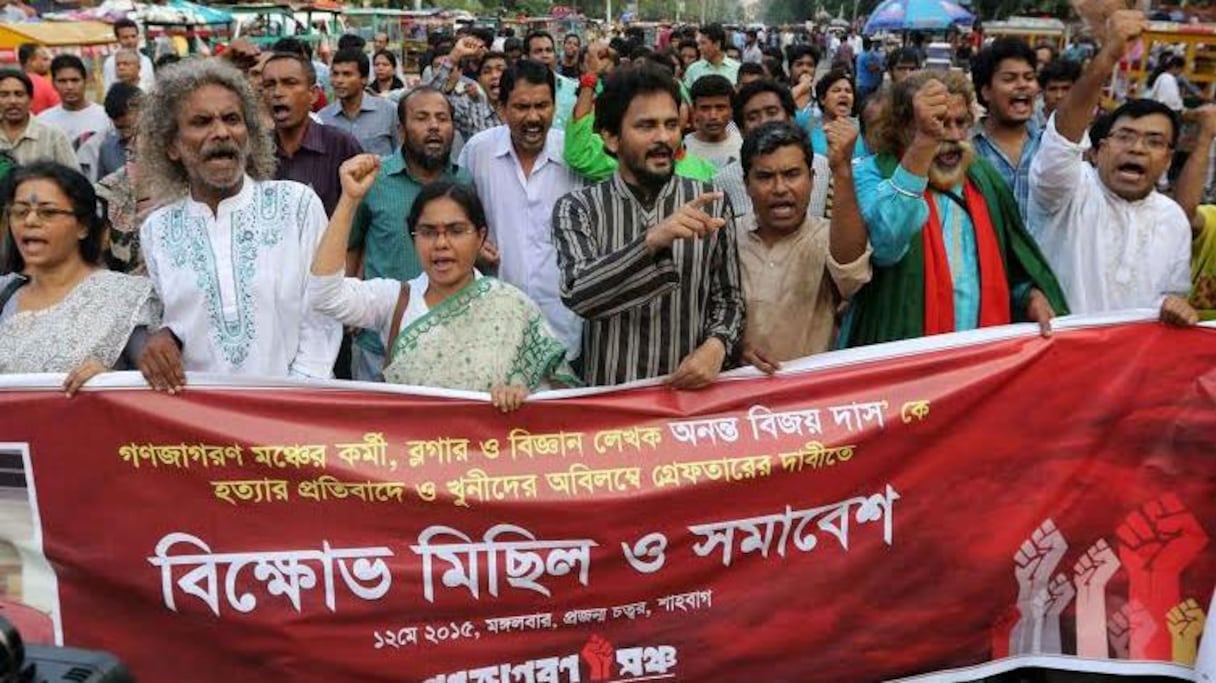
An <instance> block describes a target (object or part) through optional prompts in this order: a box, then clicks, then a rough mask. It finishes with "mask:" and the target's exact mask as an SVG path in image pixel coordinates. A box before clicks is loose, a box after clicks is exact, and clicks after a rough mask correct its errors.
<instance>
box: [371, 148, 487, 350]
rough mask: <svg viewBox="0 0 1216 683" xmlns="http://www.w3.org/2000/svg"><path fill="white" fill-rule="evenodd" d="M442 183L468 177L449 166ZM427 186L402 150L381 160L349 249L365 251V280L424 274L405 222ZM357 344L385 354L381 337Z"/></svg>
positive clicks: (410, 278)
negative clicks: (415, 176)
mask: <svg viewBox="0 0 1216 683" xmlns="http://www.w3.org/2000/svg"><path fill="white" fill-rule="evenodd" d="M440 179H441V180H455V181H458V182H462V183H468V182H469V178H468V175H467V174H465V173H463V172H460V171H458V170H457V169H456V167H455V166H449V167H448V169H447V170H446V171H444V173H443V175H442V176H441V177H440ZM423 184H424V183H420V182H419V181H418V180H416V179H415V178H414V177H413V176H411V175H410V172H409V169H408V168H407V167H406V165H405V157H404V156H403V152H402V150H401V148H398V149H397V151H396V152H395V153H393V154H391V155H389V156H386V157H381V158H380V172H379V173H378V174H377V175H376V181H375V182H374V183H372V186H371V189H369V190H368V191H367V196H365V197H364V198H363V202H362V203H361V204H359V208H358V210H356V211H355V221H354V225H353V226H352V227H351V231H350V241H349V242H348V243H347V247H348V248H349V249H351V250H354V249H359V248H362V249H363V279H365V280H371V279H374V278H390V279H393V280H400V281H402V282H405V281H406V280H412V279H413V278H416V277H418V276H419V275H420V274H422V264H421V263H419V261H418V254H417V253H416V252H415V251H414V241H413V240H412V239H410V236H409V232H408V231H407V229H406V226H405V219H406V217H407V216H408V215H409V213H410V208H411V207H413V205H414V200H415V199H416V198H417V197H418V193H419V192H421V191H422V186H423ZM358 343H359V345H360V346H362V347H363V348H365V349H368V350H369V351H375V352H377V353H383V349H382V347H381V344H380V337H379V335H378V334H376V333H371V332H368V331H366V330H365V331H364V332H362V333H361V334H360V335H359V338H358Z"/></svg>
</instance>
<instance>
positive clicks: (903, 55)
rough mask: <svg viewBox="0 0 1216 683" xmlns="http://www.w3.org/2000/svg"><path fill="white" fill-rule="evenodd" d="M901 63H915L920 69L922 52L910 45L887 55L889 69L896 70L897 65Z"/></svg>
mask: <svg viewBox="0 0 1216 683" xmlns="http://www.w3.org/2000/svg"><path fill="white" fill-rule="evenodd" d="M900 64H915V65H916V68H917V69H919V68H920V67H921V63H920V53H919V52H917V51H916V50H915V49H913V48H910V47H901V48H899V49H898V50H892V51H891V54H889V55H887V71H890V72H894V71H895V67H897V66H899V65H900Z"/></svg>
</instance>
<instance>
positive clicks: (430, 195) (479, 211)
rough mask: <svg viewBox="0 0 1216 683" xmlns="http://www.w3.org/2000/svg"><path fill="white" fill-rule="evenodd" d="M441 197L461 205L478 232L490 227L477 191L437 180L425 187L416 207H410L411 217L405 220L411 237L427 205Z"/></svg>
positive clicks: (447, 181)
mask: <svg viewBox="0 0 1216 683" xmlns="http://www.w3.org/2000/svg"><path fill="white" fill-rule="evenodd" d="M441 197H447V198H448V199H451V200H452V201H454V202H456V203H457V204H459V205H460V208H462V209H464V212H465V215H467V216H468V217H469V222H470V223H472V224H473V227H475V228H477V229H478V230H481V229H483V228H487V227H489V226H487V224H486V210H485V207H483V206H482V205H481V199H479V198H478V197H477V191H476V190H474V189H473V188H471V187H469V186H468V185H465V184H462V183H457V182H453V181H451V180H437V181H435V182H433V183H428V184H427V185H424V186H423V188H422V190H421V191H420V192H419V193H418V196H417V197H416V198H415V199H414V205H413V206H411V207H410V215H409V216H407V217H406V219H405V227H406V229H407V230H408V231H409V233H410V236H411V237H413V236H414V234H415V233H416V232H417V230H418V220H419V219H420V218H421V217H422V211H423V210H424V209H426V205H427V204H430V203H431V202H433V201H435V200H436V199H439V198H441Z"/></svg>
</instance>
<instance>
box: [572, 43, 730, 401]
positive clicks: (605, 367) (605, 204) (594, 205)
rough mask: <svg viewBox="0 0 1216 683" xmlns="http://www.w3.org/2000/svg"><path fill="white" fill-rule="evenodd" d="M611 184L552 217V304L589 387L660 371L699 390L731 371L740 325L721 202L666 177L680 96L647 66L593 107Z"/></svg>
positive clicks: (665, 76)
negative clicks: (576, 321) (570, 323)
mask: <svg viewBox="0 0 1216 683" xmlns="http://www.w3.org/2000/svg"><path fill="white" fill-rule="evenodd" d="M595 120H596V123H597V125H599V126H600V128H601V131H602V135H603V137H604V148H605V149H606V150H608V152H610V153H611V154H612V155H613V156H615V157H616V158H617V160H618V161H619V162H620V163H619V165H618V167H617V170H616V172H615V173H614V174H613V176H612V177H611V178H609V179H608V180H605V181H603V182H600V183H598V184H596V185H592V186H590V187H584V188H581V189H578V190H575V191H573V192H570V193H569V194H566V195H565V196H563V197H562V198H561V199H559V200H558V201H557V204H556V205H555V206H554V208H553V241H554V242H555V243H556V245H557V262H558V266H559V267H560V268H561V293H562V299H563V300H564V301H565V302H566V304H567V305H568V306H569V307H570V308H571V310H573V311H574V312H575V313H577V314H578V315H580V316H582V317H583V318H585V319H586V321H587V330H586V334H585V335H584V337H583V371H584V376H583V379H584V380H585V381H586V382H587V383H588V384H590V385H592V386H603V385H607V384H621V383H624V382H632V381H635V380H639V379H647V378H651V377H659V376H662V375H668V374H670V375H671V377H670V379H669V380H668V383H669V384H670V386H672V387H673V388H676V389H696V388H700V387H704V386H707V385H709V384H710V383H711V382H713V380H714V379H715V378H717V376H718V373H719V372H721V371H722V369H723V367H728V366H729V364H731V363H733V362H734V358H735V357H736V355H737V351H738V349H739V342H740V338H741V336H742V333H743V325H744V303H743V294H742V289H741V287H740V276H739V248H738V243H737V241H736V233H735V221H734V216H733V215H732V213H731V210H730V202H729V201H727V200H726V198H725V196H724V195H723V194H722V193H721V192H718V191H717V190H716V189H715V188H714V186H713V185H712V184H710V183H706V182H701V181H696V180H692V179H690V178H681V177H679V176H677V175H676V174H675V166H676V150H678V149H680V89H679V86H678V85H677V84H676V82H675V80H674V79H673V78H672V75H671V72H670V71H668V70H666V69H663V68H662V67H660V66H658V65H654V64H643V65H641V66H638V67H633V68H630V69H621V70H618V71H614V72H613V73H612V75H611V76H609V77H608V78H607V79H606V80H605V81H604V91H603V92H602V93H601V94H600V96H599V97H598V98H596V101H595Z"/></svg>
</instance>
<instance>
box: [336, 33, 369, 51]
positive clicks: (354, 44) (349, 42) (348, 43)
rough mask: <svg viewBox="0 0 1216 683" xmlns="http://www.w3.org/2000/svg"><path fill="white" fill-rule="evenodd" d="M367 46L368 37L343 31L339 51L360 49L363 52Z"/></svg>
mask: <svg viewBox="0 0 1216 683" xmlns="http://www.w3.org/2000/svg"><path fill="white" fill-rule="evenodd" d="M366 47H367V39H366V38H364V37H363V36H360V35H357V34H354V33H343V34H342V35H341V36H339V38H338V52H341V51H343V50H358V51H359V52H363V50H364V49H365V48H366Z"/></svg>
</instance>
